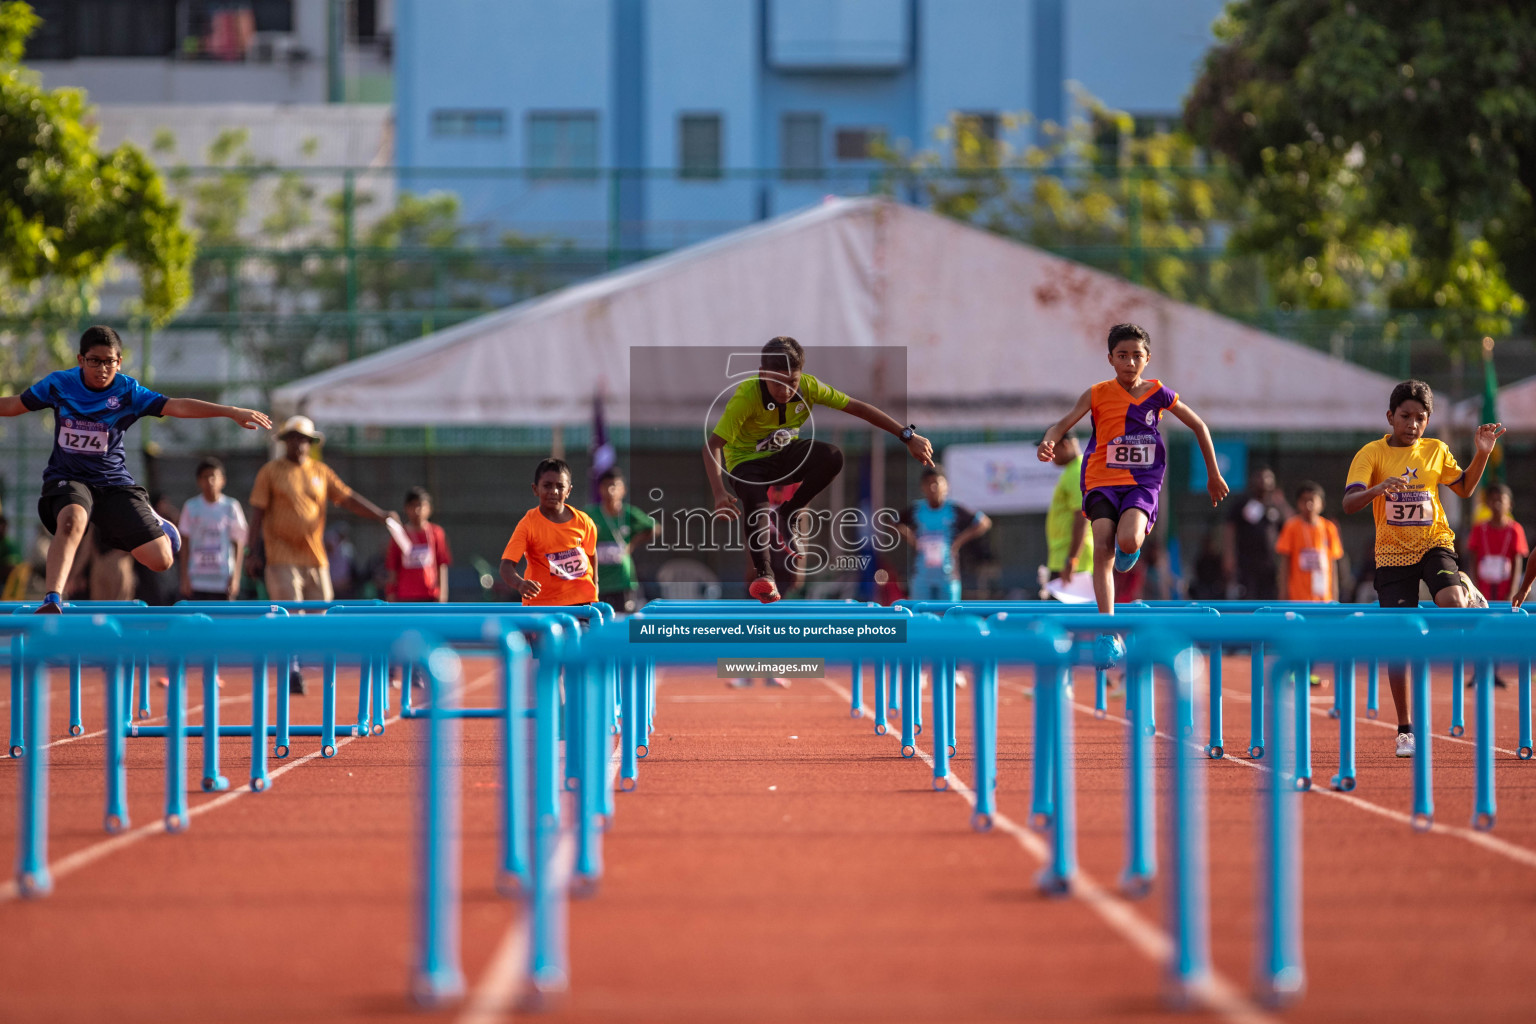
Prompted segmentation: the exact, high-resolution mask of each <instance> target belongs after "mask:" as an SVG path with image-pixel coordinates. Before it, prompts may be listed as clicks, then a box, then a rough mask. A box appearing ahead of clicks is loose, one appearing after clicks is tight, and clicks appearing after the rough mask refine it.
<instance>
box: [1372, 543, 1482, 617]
mask: <svg viewBox="0 0 1536 1024" xmlns="http://www.w3.org/2000/svg"><path fill="white" fill-rule="evenodd" d="M1420 581H1423V582H1424V583H1425V584H1427V585H1428V586H1429V596H1430V597H1434V596H1435V595H1436V594H1438V593H1440V591H1442V590H1444V589H1445V588H1446V587H1459V586H1461V566H1460V565H1459V564H1457V562H1456V552H1454V551H1452V550H1451V549H1450V548H1430V549H1429V550H1428V551H1426V552H1424V557H1423V558H1420V559H1419V560H1418V561H1417V562H1414V563H1413V564H1412V565H1378V566H1377V567H1376V601H1377V603H1378V604H1380V605H1381V607H1383V608H1417V607H1418V606H1419V582H1420Z"/></svg>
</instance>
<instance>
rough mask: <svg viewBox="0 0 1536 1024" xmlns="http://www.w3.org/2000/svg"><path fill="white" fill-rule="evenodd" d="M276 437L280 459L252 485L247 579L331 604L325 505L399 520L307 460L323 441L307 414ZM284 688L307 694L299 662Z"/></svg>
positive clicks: (281, 594)
mask: <svg viewBox="0 0 1536 1024" xmlns="http://www.w3.org/2000/svg"><path fill="white" fill-rule="evenodd" d="M277 437H278V440H279V441H281V442H282V444H283V454H282V456H281V457H280V458H276V459H273V460H272V461H270V462H268V463H267V464H266V465H264V466H262V467H261V469H260V470H259V471H258V472H257V473H256V483H255V484H254V485H253V486H252V487H251V529H250V532H251V553H250V556H249V558H248V559H247V564H248V566H249V569H250V573H251V575H253V576H261V577H263V578H265V580H266V584H267V596H268V597H269V598H270V599H271V600H273V601H329V600H331V594H332V591H331V575H330V571H329V569H330V562H329V559H328V557H327V555H326V551H325V544H324V542H323V540H322V538H323V537H324V535H325V506H326V503H327V502H330V503H331V504H334V505H339V506H341V507H342V508H344V509H346V510H347V511H348V512H351V513H353V514H355V515H360V516H364V517H366V518H368V519H372V520H375V521H376V522H380V523H382V522H383V521H384V520H386V519H399V516H397V515H395V513H393V512H385V511H384V510H383V509H381V508H379V507H378V506H377V505H375V504H374V503H373V502H371V501H369V500H368V499H367V498H364V497H363V496H362V495H360V494H354V493H353V492H352V488H350V487H348V486H347V485H346V484H344V483H342V482H341V477H339V476H337V475H336V471H335V470H333V469H331V467H329V466H327V465H326V464H325V463H323V462H320V461H317V460H316V459H313V458H311V457H310V446H311V445H313V444H314V443H315V442H317V441H321V440H324V437H323V435H321V434H320V432H319V431H317V430H316V429H315V424H314V422H313V421H312V420H311V419H310V418H309V417H308V416H293V417H290V418H289V419H288V421H287V422H286V423H284V424H283V426H282V429H280V430H279V431H278V435H277ZM288 689H289V692H291V693H296V694H299V695H303V694H304V693H305V687H304V675H303V673H302V672H300V671H299V666H298V665H297V664H295V665H293V666H292V667H291V668H290V669H289V672H288Z"/></svg>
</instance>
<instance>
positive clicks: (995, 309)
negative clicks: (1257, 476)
mask: <svg viewBox="0 0 1536 1024" xmlns="http://www.w3.org/2000/svg"><path fill="white" fill-rule="evenodd" d="M1122 321H1133V322H1136V323H1140V324H1141V325H1143V326H1144V327H1146V328H1147V330H1148V331H1149V332H1150V333H1151V335H1152V341H1153V347H1152V365H1151V368H1150V369H1149V371H1148V372H1149V375H1151V376H1154V377H1158V378H1160V379H1162V380H1164V381H1165V382H1166V383H1168V384H1169V385H1170V386H1172V387H1174V389H1175V390H1177V391H1178V392H1179V393H1180V394H1181V396H1183V397H1184V398H1185V399H1186V400H1187V401H1188V402H1189V404H1190V405H1191V406H1192V407H1193V408H1194V409H1195V410H1196V411H1197V412H1198V413H1199V414H1200V415H1201V416H1202V417H1203V418H1204V419H1205V420H1206V422H1207V423H1209V424H1210V425H1211V426H1212V427H1213V428H1215V429H1218V430H1286V431H1295V430H1303V431H1309V430H1310V431H1318V430H1377V429H1379V428H1380V427H1381V406H1382V404H1383V403H1384V402H1385V400H1386V395H1387V393H1388V392H1389V391H1390V389H1391V386H1392V384H1393V383H1394V382H1393V381H1392V380H1390V379H1388V378H1386V377H1384V376H1382V375H1380V374H1376V373H1372V372H1371V371H1369V370H1365V369H1363V368H1361V367H1358V366H1355V365H1353V364H1351V363H1347V362H1344V361H1342V360H1339V359H1335V358H1332V357H1330V356H1327V355H1324V354H1323V353H1320V352H1317V351H1315V350H1313V349H1310V348H1307V347H1305V346H1303V345H1300V344H1296V343H1294V342H1290V341H1286V340H1284V339H1281V338H1278V337H1275V336H1273V335H1269V334H1266V333H1264V332H1262V331H1258V330H1255V329H1253V328H1250V327H1247V326H1245V325H1243V324H1241V323H1238V322H1236V321H1233V320H1230V319H1227V318H1225V317H1221V316H1218V315H1217V314H1215V313H1211V312H1209V311H1207V310H1203V309H1200V308H1197V307H1195V306H1191V305H1188V304H1185V303H1181V302H1176V301H1174V300H1172V299H1169V298H1167V297H1165V296H1162V295H1159V294H1157V293H1156V292H1152V291H1149V290H1148V289H1145V288H1139V287H1137V286H1135V285H1132V284H1129V283H1127V282H1125V281H1123V280H1121V279H1119V278H1117V277H1114V276H1112V275H1110V274H1105V273H1101V272H1099V271H1096V270H1091V269H1089V268H1087V267H1084V266H1082V265H1080V264H1077V263H1073V262H1071V261H1069V260H1064V259H1060V258H1058V257H1055V256H1052V255H1050V254H1048V253H1045V252H1042V251H1040V250H1038V249H1034V248H1031V247H1029V246H1026V245H1021V244H1019V243H1017V242H1012V241H1009V240H1006V239H1003V238H1000V237H998V236H996V235H992V234H989V233H987V232H985V231H981V230H978V229H976V228H972V227H968V226H966V225H963V224H960V223H957V222H955V221H953V220H950V219H947V218H944V217H941V216H938V215H936V214H933V213H929V212H927V211H924V210H920V209H916V208H914V207H909V206H904V205H901V204H899V203H895V202H892V201H889V200H882V199H853V200H829V201H828V202H826V203H824V204H822V205H821V206H818V207H815V208H812V209H810V210H806V211H804V212H801V213H798V214H793V215H789V216H786V217H782V218H779V219H777V220H773V221H769V222H767V223H764V224H761V225H756V226H753V227H750V228H746V229H743V230H740V231H736V232H733V233H731V234H728V235H725V236H722V237H720V238H717V239H714V240H712V241H709V242H704V243H702V244H699V245H695V246H690V247H689V248H686V249H682V250H679V251H677V252H674V253H670V254H668V255H666V256H661V257H658V258H656V259H651V260H647V261H645V262H643V263H640V264H636V265H635V266H633V267H629V268H626V269H624V270H620V271H616V272H614V273H611V274H607V275H604V276H602V277H599V278H596V279H594V280H591V281H588V282H585V283H582V284H579V285H575V286H572V287H570V288H565V289H563V290H561V291H558V292H554V293H552V294H549V295H546V296H542V297H540V298H536V299H530V300H529V301H526V302H522V303H519V304H518V305H515V306H511V307H509V308H507V309H504V310H501V311H499V312H496V313H491V314H489V315H486V316H483V317H479V318H477V319H475V320H471V321H468V322H466V323H463V324H459V325H457V326H455V327H451V328H448V329H446V330H442V331H438V332H436V333H433V334H429V335H427V336H425V337H423V338H420V339H418V340H417V341H414V342H411V343H409V344H405V345H400V346H398V347H395V348H392V349H389V350H386V351H384V352H380V353H377V354H375V355H372V356H368V357H365V358H363V359H359V360H356V361H355V362H352V363H348V364H346V365H344V366H340V367H337V368H336V369H333V370H330V371H327V372H325V373H321V374H317V375H315V376H312V377H309V378H305V379H303V380H299V381H295V382H294V383H292V384H289V385H287V386H286V387H283V388H280V389H279V390H278V391H277V392H276V394H275V395H274V405H275V406H276V409H277V412H278V413H279V414H280V415H288V414H291V413H295V412H302V413H304V414H306V415H308V416H311V417H313V418H314V419H315V420H317V421H319V422H320V423H322V424H344V423H352V424H363V425H367V424H400V423H415V424H428V423H431V424H542V425H554V424H575V423H584V422H589V421H590V419H591V413H592V397H593V395H594V394H600V393H601V394H605V395H606V396H607V398H608V404H607V409H606V411H607V415H608V417H609V419H610V421H611V422H618V423H624V422H627V421H628V418H629V412H630V410H629V405H628V402H629V393H630V353H631V350H632V349H634V348H636V347H638V346H714V347H719V346H732V347H737V348H739V349H740V350H741V351H744V352H754V351H756V350H757V349H758V348H759V347H761V345H762V343H763V342H764V341H766V340H767V339H768V338H770V337H773V336H775V335H780V334H787V335H791V336H793V337H795V338H798V339H799V340H800V341H801V342H803V343H804V344H805V345H806V346H807V348H808V350H809V354H810V358H809V360H808V363H809V364H810V368H811V370H812V372H814V369H815V352H816V347H817V346H818V345H822V346H829V345H838V346H881V345H884V346H903V347H905V349H906V387H907V399H908V414H909V415H910V417H911V418H912V419H913V421H914V422H916V423H918V424H919V425H921V426H922V427H924V428H932V427H950V428H955V427H991V428H999V429H1008V428H1031V429H1032V428H1039V427H1043V426H1045V425H1047V424H1049V423H1051V422H1052V421H1054V420H1056V419H1058V418H1060V417H1061V416H1062V415H1063V414H1064V413H1065V412H1066V411H1067V410H1068V409H1069V408H1070V407H1071V404H1072V402H1073V401H1074V400H1075V399H1076V397H1077V396H1078V395H1079V394H1081V393H1082V392H1083V390H1084V389H1086V388H1087V387H1088V386H1089V385H1090V384H1092V383H1094V382H1095V381H1099V380H1104V379H1107V378H1108V377H1109V376H1110V369H1109V366H1108V364H1107V362H1106V358H1105V357H1106V352H1105V342H1104V338H1105V334H1106V332H1107V330H1108V328H1109V326H1110V325H1112V324H1116V323H1120V322H1122ZM710 362H711V366H712V365H713V362H714V361H713V360H711V361H710ZM710 373H711V374H716V371H714V370H713V369H711V370H710ZM717 377H718V375H717V374H716V376H711V377H708V378H707V380H708V381H713V385H708V386H707V393H705V392H704V391H702V390H700V389H701V387H705V385H697V384H693V385H689V386H688V387H686V388H683V387H681V385H680V389H679V390H680V393H678V394H674V395H669V396H667V398H666V402H667V404H669V405H670V406H671V407H675V408H677V409H679V410H681V409H683V408H685V407H686V408H687V409H689V410H690V411H688V412H687V413H686V415H682V414H681V413H680V416H682V418H680V419H679V422H684V421H687V422H692V421H694V420H697V419H698V418H699V413H698V411H697V408H704V407H707V405H708V402H709V400H710V399H711V398H713V396H714V395H715V394H716V393H717V392H718V391H719V387H718V385H719V383H720V381H719V380H718V379H717ZM706 383H707V382H706ZM829 383H832V384H833V385H834V386H835V385H836V384H837V383H838V382H837V381H836V380H831V381H829ZM695 391H698V392H699V394H698V395H695V394H693V392H695ZM681 392H687V393H681ZM700 397H701V398H702V400H703V402H704V406H697V404H696V401H695V399H696V398H700ZM872 398H873V399H874V400H878V398H879V396H878V395H875V396H872ZM1362 399H1364V400H1362ZM643 418H644V420H645V422H647V423H653V422H655V420H654V419H653V418H652V417H651V416H650V415H649V410H648V411H647V413H646V414H645V415H644V416H643Z"/></svg>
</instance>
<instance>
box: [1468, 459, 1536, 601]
mask: <svg viewBox="0 0 1536 1024" xmlns="http://www.w3.org/2000/svg"><path fill="white" fill-rule="evenodd" d="M1513 499H1514V496H1513V494H1512V492H1511V491H1510V489H1509V485H1508V484H1489V485H1488V486H1487V487H1485V488H1483V504H1484V505H1486V506H1487V508H1488V518H1487V519H1485V520H1484V521H1483V522H1481V523H1478V524H1477V525H1476V526H1474V527H1472V536H1471V537H1470V538H1468V540H1467V551H1468V553H1469V554H1471V556H1472V581H1473V582H1474V583H1476V584H1477V589H1478V590H1481V591H1482V592H1483V596H1484V597H1486V598H1487V599H1488V601H1489V603H1490V604H1492V603H1493V602H1494V601H1508V600H1509V594H1510V589H1511V587H1512V586H1513V584H1514V581H1515V580H1516V579H1518V578H1519V577H1520V574H1521V572H1522V571H1523V569H1524V566H1525V558H1526V556H1527V555H1529V554H1530V552H1531V549H1530V548H1529V547H1527V546H1526V542H1525V530H1524V529H1523V528H1522V527H1521V526H1520V524H1519V523H1517V522H1515V521H1514V519H1513V518H1512V517H1511V515H1510V512H1511V505H1512V504H1513Z"/></svg>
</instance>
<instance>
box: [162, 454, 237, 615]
mask: <svg viewBox="0 0 1536 1024" xmlns="http://www.w3.org/2000/svg"><path fill="white" fill-rule="evenodd" d="M197 489H198V493H197V494H196V495H194V496H193V497H191V498H189V499H188V500H187V503H186V504H185V505H184V506H182V509H181V520H180V521H179V522H178V523H177V527H178V528H179V529H180V530H181V541H182V543H181V559H180V561H181V596H182V597H184V598H187V599H189V600H192V601H233V600H234V599H235V595H236V593H238V592H239V589H240V563H241V562H242V561H243V560H244V555H245V543H246V540H247V538H248V537H249V536H250V532H249V530H248V529H247V527H246V522H245V511H244V510H243V509H241V507H240V503H239V502H238V501H236V500H235V499H234V498H232V497H230V496H229V495H227V494H225V493H224V463H222V462H220V461H219V460H218V459H216V458H213V457H211V456H210V457H209V458H206V459H204V460H202V461H201V462H199V463H198V464H197Z"/></svg>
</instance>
